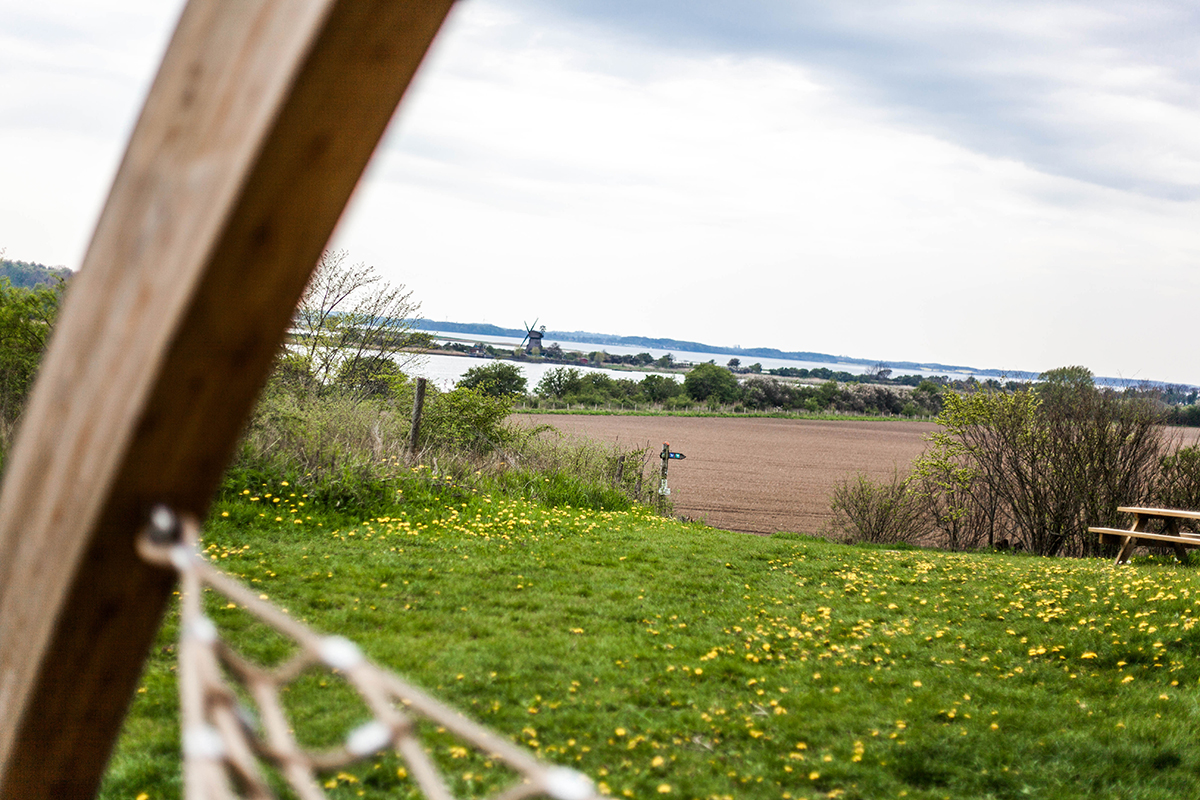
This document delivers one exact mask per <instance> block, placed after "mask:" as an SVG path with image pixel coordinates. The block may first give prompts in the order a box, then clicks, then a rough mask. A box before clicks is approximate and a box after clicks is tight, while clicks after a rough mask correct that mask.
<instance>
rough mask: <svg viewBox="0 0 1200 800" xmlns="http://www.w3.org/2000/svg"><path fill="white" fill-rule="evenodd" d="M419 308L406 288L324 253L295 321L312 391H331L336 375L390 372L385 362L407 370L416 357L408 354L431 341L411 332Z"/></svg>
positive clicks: (342, 255)
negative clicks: (310, 376) (326, 389)
mask: <svg viewBox="0 0 1200 800" xmlns="http://www.w3.org/2000/svg"><path fill="white" fill-rule="evenodd" d="M420 308H421V304H420V303H418V302H417V301H416V300H414V299H413V296H412V291H411V290H409V289H407V288H405V286H404V284H396V285H392V284H389V283H388V282H387V281H385V280H384V279H383V276H381V275H380V274H379V273H378V272H376V270H375V267H373V266H368V265H366V264H364V263H362V262H359V263H358V264H351V263H350V261H349V256H348V254H347V252H346V251H345V250H333V251H328V250H327V251H325V253H323V254H322V255H321V260H320V262H319V263H318V264H317V270H316V272H315V273H313V277H312V280H311V281H309V284H308V286H307V287H306V288H305V290H304V296H303V298H301V301H300V307H299V308H298V309H297V310H296V316H295V319H294V320H293V329H294V334H295V337H296V339H297V343H298V345H299V354H300V355H301V356H302V357H303V358H304V359H305V361H306V363H307V365H308V369H309V370H310V371H311V374H312V376H313V381H314V383H315V385H316V386H318V387H327V386H330V385H332V384H333V383H334V379H335V378H336V377H337V375H339V374H347V375H358V376H368V375H371V374H372V373H373V372H376V373H384V372H390V371H391V370H390V369H389V368H388V367H385V366H383V364H384V362H394V363H396V365H397V366H398V367H400V368H403V367H405V366H407V365H408V364H410V363H411V362H412V361H413V360H414V359H415V358H416V357H417V356H416V355H415V354H413V353H411V352H410V351H411V348H415V347H420V346H424V345H427V344H428V343H429V341H430V338H429V335H428V334H426V333H421V332H419V331H417V330H415V329H414V327H413V326H414V324H415V323H416V321H417V318H418V317H417V315H418V312H419V311H420ZM352 385H357V386H359V387H362V386H366V385H368V384H366V383H363V382H361V381H358V382H352ZM354 391H357V390H354Z"/></svg>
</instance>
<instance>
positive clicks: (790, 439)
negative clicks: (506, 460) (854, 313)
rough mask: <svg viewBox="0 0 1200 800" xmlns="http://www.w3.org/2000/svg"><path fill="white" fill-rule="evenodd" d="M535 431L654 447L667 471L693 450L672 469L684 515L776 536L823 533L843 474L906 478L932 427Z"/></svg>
mask: <svg viewBox="0 0 1200 800" xmlns="http://www.w3.org/2000/svg"><path fill="white" fill-rule="evenodd" d="M513 419H514V420H517V421H520V422H523V423H525V424H529V425H541V424H546V425H552V426H554V427H555V428H558V429H559V430H560V431H562V432H563V433H565V434H568V435H581V436H588V437H590V438H593V439H597V440H599V441H604V442H618V443H619V444H620V445H621V446H622V447H623V448H625V447H628V448H632V447H639V446H646V445H649V446H650V447H651V449H652V451H653V453H654V457H653V458H652V459H651V460H652V462H653V464H652V466H653V467H654V468H655V470H656V472H655V474H656V475H657V469H658V467H659V466H660V465H661V463H662V462H661V461H660V460H659V459H658V458H657V454H658V453H659V452H660V451H661V450H662V443H663V442H670V443H671V449H672V450H674V451H676V452H680V453H683V454H684V455H686V456H687V458H686V459H685V460H683V461H672V462H671V464H670V478H669V481H670V486H671V500H672V502H673V503H674V504H675V513H676V514H677V515H679V516H684V517H689V518H692V519H699V520H703V521H704V522H706V523H708V524H709V525H712V526H714V527H717V528H724V529H726V530H734V531H745V532H747V533H759V534H769V533H775V532H776V531H796V532H800V533H818V532H820V531H821V529H822V528H823V527H825V525H826V523H827V522H828V520H829V497H830V494H831V492H832V490H833V486H834V484H835V483H836V482H837V481H839V480H841V479H842V478H845V477H848V476H853V475H854V474H856V473H858V472H863V473H865V474H867V475H868V476H870V477H872V478H876V479H878V478H885V477H890V476H891V474H892V470H893V469H894V468H897V467H898V468H899V469H900V470H901V472H906V471H907V467H908V465H909V464H910V463H911V462H912V460H913V459H914V458H916V457H917V456H918V455H920V454H921V452H922V451H923V450H924V449H925V442H924V441H923V440H922V437H923V436H925V435H926V434H928V433H930V432H931V431H933V430H935V429H936V427H937V426H936V425H934V424H933V423H931V422H912V421H907V420H906V421H888V422H864V421H847V422H840V421H833V422H829V421H818V420H795V419H764V418H747V419H733V418H712V417H620V416H565V415H554V414H528V415H526V414H518V415H515V416H514V417H513Z"/></svg>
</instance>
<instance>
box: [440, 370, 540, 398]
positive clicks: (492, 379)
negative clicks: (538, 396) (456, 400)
mask: <svg viewBox="0 0 1200 800" xmlns="http://www.w3.org/2000/svg"><path fill="white" fill-rule="evenodd" d="M457 386H458V388H460V389H478V390H479V391H480V392H483V393H484V394H486V395H489V396H491V397H517V396H520V395H523V394H525V386H526V381H525V375H524V373H522V372H521V368H520V367H518V366H517V365H515V364H509V363H506V362H504V361H497V362H495V363H492V364H488V365H487V366H483V367H471V368H470V369H469V370H467V371H466V373H464V374H463V376H462V378H461V379H460V380H459V381H458V384H457Z"/></svg>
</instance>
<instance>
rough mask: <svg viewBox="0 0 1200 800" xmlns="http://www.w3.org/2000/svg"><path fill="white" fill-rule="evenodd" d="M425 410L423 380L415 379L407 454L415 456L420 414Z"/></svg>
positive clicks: (419, 432)
mask: <svg viewBox="0 0 1200 800" xmlns="http://www.w3.org/2000/svg"><path fill="white" fill-rule="evenodd" d="M424 409H425V379H424V378H417V392H416V394H415V395H413V413H412V426H411V427H410V428H409V432H408V452H409V454H410V455H413V456H416V454H417V439H418V437H419V436H420V434H421V413H422V412H423V411H424Z"/></svg>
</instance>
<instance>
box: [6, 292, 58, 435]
mask: <svg viewBox="0 0 1200 800" xmlns="http://www.w3.org/2000/svg"><path fill="white" fill-rule="evenodd" d="M62 292H63V284H62V283H61V282H60V283H58V284H56V285H54V286H53V287H45V286H39V287H37V288H33V289H23V288H19V287H16V286H13V285H12V284H11V283H9V281H8V279H7V278H0V453H3V452H6V451H7V449H8V442H9V439H10V438H11V436H12V431H13V429H14V428H15V426H16V424H17V420H18V419H19V418H20V416H21V412H22V410H23V409H24V407H25V400H26V399H27V397H28V396H29V390H30V389H32V388H33V380H34V377H35V376H36V375H37V370H38V366H39V365H40V364H41V361H42V353H43V351H44V350H45V349H46V344H47V342H48V341H49V339H50V332H51V330H52V329H53V326H54V321H55V319H56V317H57V315H58V307H59V303H60V301H61V299H62Z"/></svg>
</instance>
